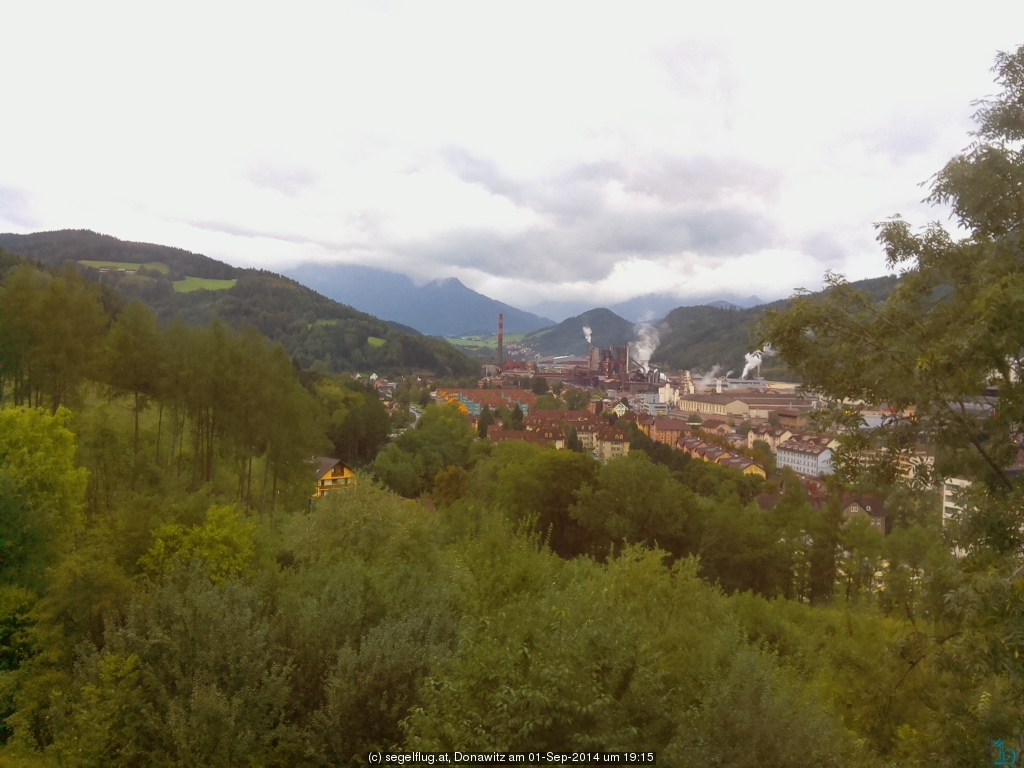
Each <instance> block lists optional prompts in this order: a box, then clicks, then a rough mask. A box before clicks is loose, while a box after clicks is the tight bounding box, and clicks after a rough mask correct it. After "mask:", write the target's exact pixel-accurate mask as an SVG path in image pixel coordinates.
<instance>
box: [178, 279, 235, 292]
mask: <svg viewBox="0 0 1024 768" xmlns="http://www.w3.org/2000/svg"><path fill="white" fill-rule="evenodd" d="M236 282H238V281H237V280H214V279H213V278H209V277H186V278H185V279H184V280H175V281H174V292H175V293H191V292H192V291H226V290H227V289H228V288H231V287H233V286H234V284H235V283H236Z"/></svg>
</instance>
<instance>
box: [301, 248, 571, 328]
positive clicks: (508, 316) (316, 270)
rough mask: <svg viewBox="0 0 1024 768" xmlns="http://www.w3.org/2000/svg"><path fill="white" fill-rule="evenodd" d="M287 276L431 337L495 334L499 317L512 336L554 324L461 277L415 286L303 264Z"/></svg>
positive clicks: (377, 274)
mask: <svg viewBox="0 0 1024 768" xmlns="http://www.w3.org/2000/svg"><path fill="white" fill-rule="evenodd" d="M288 275H289V276H290V277H293V278H295V279H296V280H298V281H299V282H300V283H302V284H303V285H308V286H310V287H311V288H315V289H316V290H317V291H320V292H321V293H322V294H324V295H325V296H328V297H330V298H332V299H334V300H335V301H340V302H343V303H345V304H348V305H350V306H353V307H355V308H357V309H360V310H362V311H364V312H369V313H371V314H374V315H376V316H377V317H384V318H387V319H388V320H391V321H395V322H398V323H402V324H403V325H407V326H410V327H412V328H415V329H416V330H418V331H420V332H421V333H425V334H427V335H428V336H447V337H453V336H466V335H476V334H487V333H494V332H495V331H497V329H498V315H499V314H503V315H504V316H505V333H509V334H512V333H528V332H529V331H535V330H537V329H539V328H546V327H548V326H550V325H553V323H552V321H551V320H548V319H547V318H544V317H538V316H537V315H535V314H533V313H531V312H524V311H523V310H520V309H516V308H515V307H512V306H509V305H508V304H505V303H503V302H500V301H497V300H496V299H492V298H490V297H489V296H484V295H483V294H481V293H478V292H476V291H474V290H473V289H472V288H469V287H468V286H466V285H465V284H464V283H463V282H462V281H461V280H459V278H457V277H442V278H439V279H437V280H433V281H431V282H429V283H426V284H425V285H422V286H417V285H416V284H415V283H414V282H413V281H412V280H411V279H410V278H409V277H407V276H406V275H402V274H398V273H395V272H386V271H384V270H380V269H375V268H373V267H364V266H361V265H357V264H336V265H327V266H325V265H309V264H304V265H301V266H299V267H296V268H294V269H290V270H288Z"/></svg>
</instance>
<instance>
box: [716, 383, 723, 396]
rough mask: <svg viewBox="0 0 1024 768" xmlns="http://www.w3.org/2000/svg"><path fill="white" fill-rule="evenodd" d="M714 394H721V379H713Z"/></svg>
mask: <svg viewBox="0 0 1024 768" xmlns="http://www.w3.org/2000/svg"><path fill="white" fill-rule="evenodd" d="M715 393H716V394H719V395H720V394H722V380H721V379H715Z"/></svg>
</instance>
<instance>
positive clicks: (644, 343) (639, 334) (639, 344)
mask: <svg viewBox="0 0 1024 768" xmlns="http://www.w3.org/2000/svg"><path fill="white" fill-rule="evenodd" d="M633 330H634V331H636V341H634V342H633V343H632V344H631V345H630V346H631V347H632V348H633V359H634V360H636V363H637V365H639V366H640V370H641V371H643V372H644V373H647V371H648V369H650V367H651V355H653V354H654V350H656V349H657V348H658V344H659V343H660V342H661V336H660V335H659V334H658V329H657V328H655V327H654V326H653V325H651V324H650V323H637V325H636V326H635V327H634V328H633Z"/></svg>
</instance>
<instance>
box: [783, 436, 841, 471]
mask: <svg viewBox="0 0 1024 768" xmlns="http://www.w3.org/2000/svg"><path fill="white" fill-rule="evenodd" d="M775 461H776V463H777V464H778V466H779V468H780V469H781V468H782V467H789V468H790V469H792V470H793V471H794V472H796V473H797V474H800V475H809V476H810V477H818V476H819V475H831V474H833V472H834V470H833V468H832V449H831V448H829V447H828V446H825V445H820V444H815V443H798V442H795V441H793V440H787V441H786V442H784V443H779V447H778V449H777V451H776V454H775Z"/></svg>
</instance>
